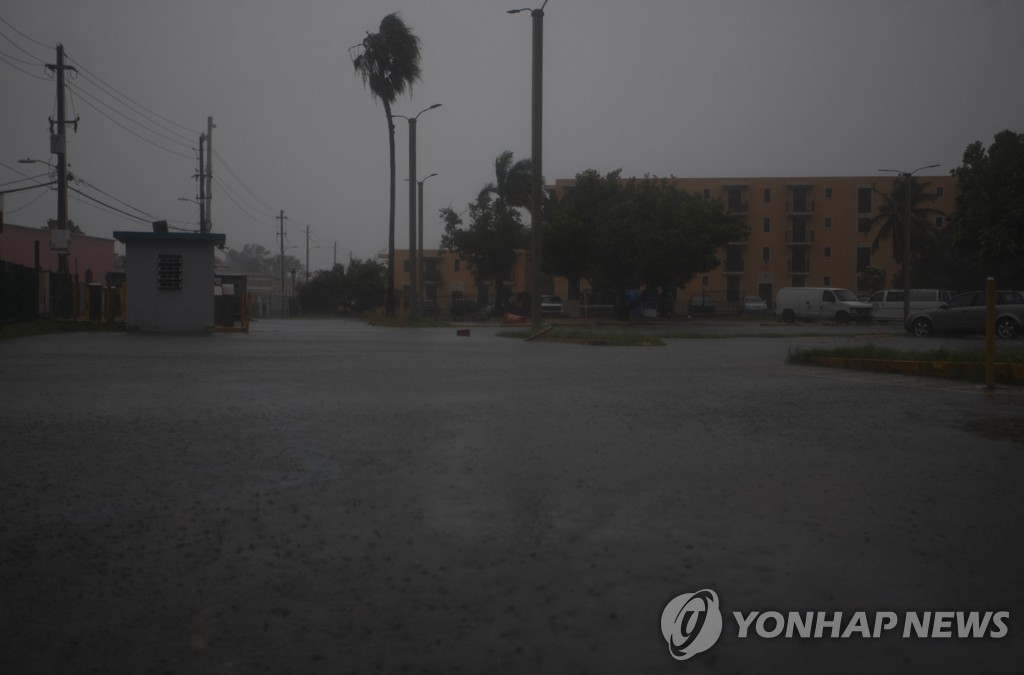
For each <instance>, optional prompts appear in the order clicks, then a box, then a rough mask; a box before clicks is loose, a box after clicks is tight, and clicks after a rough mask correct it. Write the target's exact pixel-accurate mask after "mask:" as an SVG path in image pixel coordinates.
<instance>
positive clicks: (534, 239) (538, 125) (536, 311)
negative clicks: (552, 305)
mask: <svg viewBox="0 0 1024 675" xmlns="http://www.w3.org/2000/svg"><path fill="white" fill-rule="evenodd" d="M544 4H545V5H546V4H547V2H546V0H545V3H544ZM530 15H531V16H532V17H533V123H532V125H531V126H532V130H533V133H532V137H533V138H532V144H531V148H530V151H531V157H530V162H531V164H532V166H533V176H532V181H531V182H532V186H531V188H532V189H531V191H530V265H531V275H530V276H531V278H532V280H533V282H532V286H533V288H532V289H531V293H530V319H531V323H532V327H533V330H534V332H537V331H540V330H541V328H542V327H543V325H544V320H543V317H542V316H541V312H540V285H541V259H542V252H541V234H540V228H541V223H542V222H543V214H542V213H541V209H542V204H543V190H544V186H543V184H542V183H543V172H542V154H543V140H542V139H543V129H542V127H543V115H542V111H543V93H544V6H543V5H542V6H541V8H540V9H534V10H531V12H530Z"/></svg>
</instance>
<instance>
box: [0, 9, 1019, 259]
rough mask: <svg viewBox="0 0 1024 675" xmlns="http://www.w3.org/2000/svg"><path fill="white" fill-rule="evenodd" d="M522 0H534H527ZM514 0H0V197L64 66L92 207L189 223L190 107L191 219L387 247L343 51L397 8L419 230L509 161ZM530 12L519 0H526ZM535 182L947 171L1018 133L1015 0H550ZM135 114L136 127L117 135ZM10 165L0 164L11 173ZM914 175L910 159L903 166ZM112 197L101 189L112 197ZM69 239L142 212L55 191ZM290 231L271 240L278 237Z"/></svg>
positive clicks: (44, 125)
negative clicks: (206, 179) (65, 213)
mask: <svg viewBox="0 0 1024 675" xmlns="http://www.w3.org/2000/svg"><path fill="white" fill-rule="evenodd" d="M541 1H542V0H541ZM521 2H522V0H429V1H426V0H419V1H416V2H414V1H412V0H395V1H394V2H391V3H390V4H389V3H381V2H379V1H377V0H372V1H371V0H293V1H292V2H287V3H285V2H280V1H275V0H244V1H243V0H235V1H229V0H174V1H173V2H168V1H167V0H159V1H154V0H92V1H90V2H80V1H78V0H4V3H3V8H2V9H0V18H2V19H3V22H2V23H0V92H2V95H0V120H2V127H0V183H2V184H4V186H3V187H2V188H0V189H2V190H8V189H11V188H13V187H20V186H22V185H25V184H26V183H20V182H19V183H15V182H14V181H18V180H20V179H22V178H23V177H25V176H38V175H40V174H45V172H46V167H45V166H42V165H25V164H18V163H17V161H18V160H19V159H23V158H26V157H28V158H35V159H41V160H48V159H50V155H49V138H48V135H49V124H48V121H47V120H48V118H49V117H55V116H56V112H55V110H56V109H55V103H56V87H55V83H54V81H53V79H52V77H51V76H50V75H49V74H48V73H47V71H46V69H45V67H44V64H46V63H54V62H55V59H56V50H55V47H56V45H57V43H62V44H63V45H64V48H65V50H66V53H67V56H68V58H69V59H70V61H69V63H70V65H74V66H75V67H77V68H78V69H79V73H78V76H77V77H73V78H72V79H70V98H69V99H68V114H69V116H70V117H72V118H75V117H77V118H79V120H80V121H79V125H78V130H77V133H70V130H69V134H70V135H69V146H68V161H69V163H70V164H71V171H72V173H73V174H74V175H75V176H76V177H77V178H80V179H82V180H84V181H85V183H81V184H78V185H77V187H78V188H79V189H81V190H82V191H85V192H87V193H88V194H90V195H91V196H93V197H95V198H97V199H99V200H101V201H104V202H106V203H108V204H110V205H112V206H115V207H117V208H118V209H121V210H124V211H129V212H131V213H137V210H141V211H143V212H144V213H145V214H147V216H153V217H155V218H158V219H166V220H168V221H169V222H170V224H171V225H172V226H175V227H180V228H187V229H195V228H196V227H197V225H196V223H197V222H198V216H199V213H198V207H197V206H196V204H195V203H193V202H191V201H182V200H181V199H180V198H188V199H192V198H194V197H195V196H196V195H197V193H198V188H197V186H196V182H195V178H194V175H195V174H196V172H197V164H198V162H197V150H196V149H197V148H198V145H199V143H198V138H199V134H200V133H202V132H203V131H205V128H206V120H207V117H208V116H212V117H213V119H214V122H215V124H216V129H215V130H214V135H213V149H214V153H215V161H214V178H215V183H214V187H213V205H212V215H213V229H214V231H215V232H223V233H225V234H226V235H227V244H228V246H229V247H232V248H239V249H240V248H241V247H242V246H243V245H244V244H246V243H255V244H260V245H262V246H265V247H266V248H268V249H271V250H272V251H277V250H278V240H277V235H276V232H277V227H278V226H277V221H276V216H277V215H278V212H279V211H280V210H284V212H285V215H286V216H287V217H288V220H287V221H286V231H287V237H286V242H285V245H286V246H288V247H290V248H289V250H288V251H287V253H288V254H290V255H295V256H296V257H298V258H299V259H300V260H304V259H305V249H306V231H307V228H308V229H309V232H310V237H309V238H310V245H311V246H312V247H314V248H313V250H312V251H311V254H310V268H311V269H313V270H317V269H321V268H326V267H329V266H330V264H331V262H332V258H333V255H334V246H335V244H336V245H337V251H338V259H339V261H342V262H344V261H346V260H347V257H348V255H349V253H350V252H351V253H352V254H353V255H355V256H357V257H361V258H365V257H370V256H372V255H374V254H375V253H376V252H377V251H378V250H380V249H383V248H385V247H386V246H387V216H388V188H387V183H388V156H387V129H386V125H385V121H384V110H383V108H382V107H381V105H380V104H379V103H378V102H375V101H373V100H372V99H371V97H370V94H369V92H368V91H367V90H366V89H365V88H364V87H363V83H362V81H361V80H360V79H359V78H358V77H356V75H355V74H354V73H353V69H352V63H351V57H350V53H349V48H350V47H351V46H352V45H355V44H358V43H359V42H360V41H361V40H362V38H363V36H364V35H365V33H366V32H367V31H376V30H377V27H378V25H379V23H380V20H381V18H383V16H384V15H385V14H387V13H388V12H391V11H397V12H399V13H400V14H401V16H402V18H403V19H404V20H405V21H406V23H407V24H409V26H410V27H411V28H412V30H413V32H414V33H415V34H416V35H417V36H419V38H420V39H421V40H422V43H423V44H422V70H423V80H422V82H419V83H417V84H416V85H415V88H414V90H413V92H412V96H411V97H403V98H401V99H400V100H399V101H398V102H397V103H396V104H395V112H396V113H400V114H406V115H414V114H416V113H417V112H419V111H420V110H423V109H424V108H426V107H428V106H430V105H432V104H434V103H441V104H442V106H443V107H441V108H439V109H436V110H431V111H428V112H426V113H424V114H423V115H422V116H421V117H420V118H419V125H418V132H419V133H418V137H419V139H418V140H419V143H418V162H417V164H418V169H419V171H418V174H419V177H421V178H422V177H423V176H425V175H427V174H429V173H435V172H436V173H438V174H439V175H438V176H436V177H434V178H431V179H430V180H429V181H427V183H426V191H425V192H426V200H425V209H424V212H425V230H426V236H425V239H426V246H427V247H428V248H433V247H436V246H437V244H438V241H439V239H440V234H441V230H442V228H441V225H440V222H439V218H438V216H437V213H438V209H440V208H442V207H445V206H449V205H451V206H454V207H455V208H456V209H457V210H459V211H461V210H463V209H465V208H466V204H467V202H469V201H471V200H472V199H473V198H474V196H475V195H476V193H477V192H478V191H479V190H480V188H481V187H483V186H484V185H485V184H486V183H487V182H489V181H491V180H493V162H494V158H495V157H496V156H497V155H498V154H499V153H501V152H502V151H504V150H511V151H512V152H513V153H515V156H516V158H520V157H528V156H529V153H530V106H531V103H530V92H531V81H530V63H531V21H530V18H529V14H525V13H524V14H518V15H509V14H507V13H506V10H508V9H513V8H518V7H521V6H523V5H522V4H521ZM534 6H539V3H538V4H537V5H534ZM545 14H546V16H545V24H544V28H545V41H544V49H545V51H544V60H545V66H544V163H543V167H544V174H545V178H546V179H547V180H548V182H551V181H553V180H554V179H555V178H571V177H573V176H575V175H576V174H577V173H578V172H580V171H582V170H584V169H588V168H592V169H597V170H599V171H601V172H607V171H611V170H613V169H617V168H621V169H622V170H623V172H624V175H627V176H630V175H643V174H647V173H650V174H654V175H660V176H668V175H675V176H687V177H691V176H713V177H723V178H727V177H756V176H822V175H833V176H848V175H881V174H878V173H877V170H878V169H879V168H894V169H900V170H912V169H915V168H917V167H920V166H923V165H927V164H933V163H939V164H941V168H940V169H936V170H935V173H947V172H948V171H949V170H950V169H952V168H954V167H956V166H958V165H959V163H960V161H961V159H962V156H963V151H964V148H965V147H966V146H967V145H968V144H969V143H971V142H973V141H977V140H980V141H982V142H984V143H985V144H986V145H988V144H989V143H991V141H992V137H993V136H994V135H995V134H996V133H997V132H999V131H1001V130H1003V129H1012V130H1014V131H1017V132H1024V88H1022V87H1021V86H1020V83H1021V66H1022V64H1024V40H1022V39H1021V34H1022V29H1024V2H1021V1H1020V0H960V1H952V0H931V1H925V0H884V1H883V0H849V1H847V2H837V1H833V0H635V1H634V2H628V3H627V2H622V0H614V1H613V0H550V1H549V2H548V4H547V7H546V10H545ZM140 124H141V126H140ZM407 132H408V128H407V124H406V122H405V121H404V120H397V137H396V143H397V160H398V183H397V190H398V200H397V204H396V231H397V245H398V247H399V248H405V247H407V246H408V226H409V221H408V213H409V208H408V196H407V195H408V188H407V183H405V182H404V181H403V179H404V178H406V177H407V176H408V133H407ZM18 172H21V174H20V175H19V173H18ZM929 173H930V172H929ZM126 205H127V206H126ZM56 210H57V207H56V197H55V194H54V193H53V192H50V191H48V190H39V191H33V192H26V193H19V194H11V195H8V196H7V198H6V202H5V214H6V215H5V218H6V220H7V221H8V222H11V223H16V224H21V225H27V226H33V227H35V226H42V225H44V224H45V221H46V219H47V218H54V217H56ZM69 211H70V217H71V219H72V220H74V221H75V223H76V224H77V225H79V226H80V227H82V228H83V229H84V230H85V232H86V233H87V234H91V235H97V236H107V237H109V236H110V235H111V232H113V231H115V230H147V229H150V228H149V225H148V223H147V222H143V221H144V220H148V218H146V217H145V216H140V217H141V218H142V220H139V219H134V218H129V217H126V216H123V215H120V214H117V213H115V212H113V211H111V210H109V209H105V208H102V207H98V206H96V205H95V204H94V203H93V202H91V201H89V200H86V199H85V198H83V197H80V196H77V195H75V194H74V193H72V198H71V200H70V204H69ZM291 247H293V248H291Z"/></svg>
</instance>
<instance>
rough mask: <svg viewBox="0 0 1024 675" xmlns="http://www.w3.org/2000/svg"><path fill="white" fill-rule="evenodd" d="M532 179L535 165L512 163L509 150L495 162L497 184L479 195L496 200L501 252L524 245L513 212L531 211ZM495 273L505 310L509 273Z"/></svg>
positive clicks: (499, 300) (500, 305)
mask: <svg viewBox="0 0 1024 675" xmlns="http://www.w3.org/2000/svg"><path fill="white" fill-rule="evenodd" d="M532 176H533V163H532V162H531V161H530V160H529V159H521V160H519V161H518V162H515V163H513V160H512V151H511V150H506V151H504V152H503V153H501V154H500V155H498V157H497V158H496V159H495V160H494V179H495V182H493V183H488V184H487V185H486V186H484V188H483V189H482V190H481V191H480V199H483V198H484V197H492V196H493V198H494V202H493V204H492V208H493V209H494V219H495V225H496V234H498V236H499V237H500V238H502V239H503V240H504V241H503V244H504V246H502V248H504V247H506V246H508V247H518V246H520V245H522V242H521V241H519V239H520V238H521V235H522V230H523V225H522V222H521V220H520V219H519V217H518V214H517V213H516V212H515V211H514V209H516V208H525V209H526V210H527V211H529V210H530V206H531V199H530V196H531V192H530V191H531V180H532ZM511 250H514V248H512V249H511ZM513 261H514V258H513ZM494 272H495V280H494V282H495V288H494V301H495V306H496V307H497V308H498V310H499V311H500V310H501V309H502V308H503V307H504V306H505V285H504V283H503V281H504V276H505V274H506V273H507V269H506V268H503V267H502V266H501V265H499V266H498V267H497V268H496V269H495V270H494Z"/></svg>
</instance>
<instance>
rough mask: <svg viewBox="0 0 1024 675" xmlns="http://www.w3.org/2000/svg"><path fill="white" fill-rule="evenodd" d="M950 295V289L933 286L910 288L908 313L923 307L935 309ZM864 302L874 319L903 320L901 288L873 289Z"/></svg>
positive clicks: (946, 300) (918, 310) (951, 295)
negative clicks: (869, 308)
mask: <svg viewBox="0 0 1024 675" xmlns="http://www.w3.org/2000/svg"><path fill="white" fill-rule="evenodd" d="M952 297H953V292H952V291H943V290H938V289H935V288H912V289H910V313H911V314H913V313H914V312H920V311H922V310H925V309H935V308H936V307H939V306H940V305H941V304H942V303H944V302H949V300H950V299H951V298H952ZM866 302H867V303H868V304H869V305H871V316H872V318H874V320H875V321H902V320H903V304H904V303H903V291H902V290H888V291H875V292H874V293H872V294H871V297H870V298H868V299H867V300H866Z"/></svg>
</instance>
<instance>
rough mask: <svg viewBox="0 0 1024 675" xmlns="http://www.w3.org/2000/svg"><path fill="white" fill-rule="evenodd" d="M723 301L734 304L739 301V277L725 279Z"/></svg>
mask: <svg viewBox="0 0 1024 675" xmlns="http://www.w3.org/2000/svg"><path fill="white" fill-rule="evenodd" d="M725 299H726V300H728V301H729V302H736V301H737V300H739V299H740V278H739V277H726V279H725Z"/></svg>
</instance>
